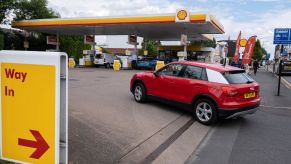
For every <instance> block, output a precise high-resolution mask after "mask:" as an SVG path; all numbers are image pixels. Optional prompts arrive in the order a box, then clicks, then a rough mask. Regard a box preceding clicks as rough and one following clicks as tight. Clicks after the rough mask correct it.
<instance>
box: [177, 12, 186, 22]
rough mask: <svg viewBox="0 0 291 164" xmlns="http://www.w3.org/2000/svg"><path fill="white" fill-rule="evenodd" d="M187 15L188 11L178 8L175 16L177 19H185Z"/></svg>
mask: <svg viewBox="0 0 291 164" xmlns="http://www.w3.org/2000/svg"><path fill="white" fill-rule="evenodd" d="M187 15H188V13H187V11H185V10H180V11H179V12H178V13H177V17H178V19H179V20H185V18H186V17H187Z"/></svg>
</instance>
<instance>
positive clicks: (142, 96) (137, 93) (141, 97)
mask: <svg viewBox="0 0 291 164" xmlns="http://www.w3.org/2000/svg"><path fill="white" fill-rule="evenodd" d="M133 95H134V99H135V101H136V102H138V103H143V102H145V101H146V89H145V86H144V85H143V84H142V83H137V84H136V85H135V86H134V89H133Z"/></svg>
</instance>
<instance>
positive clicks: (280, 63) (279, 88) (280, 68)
mask: <svg viewBox="0 0 291 164" xmlns="http://www.w3.org/2000/svg"><path fill="white" fill-rule="evenodd" d="M281 74H282V60H281V61H280V62H279V78H278V92H277V95H278V96H280V90H281Z"/></svg>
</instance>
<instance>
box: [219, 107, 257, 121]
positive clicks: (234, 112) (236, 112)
mask: <svg viewBox="0 0 291 164" xmlns="http://www.w3.org/2000/svg"><path fill="white" fill-rule="evenodd" d="M259 106H260V104H256V105H253V106H247V107H243V108H236V109H221V108H220V109H219V110H218V115H219V117H220V118H224V119H231V118H236V117H238V116H243V115H247V114H253V113H255V112H256V111H257V110H258V109H259Z"/></svg>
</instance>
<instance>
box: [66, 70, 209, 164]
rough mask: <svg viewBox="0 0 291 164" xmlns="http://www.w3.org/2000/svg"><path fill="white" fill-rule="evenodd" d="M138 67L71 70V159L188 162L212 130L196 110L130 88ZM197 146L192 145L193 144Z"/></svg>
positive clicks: (79, 163)
mask: <svg viewBox="0 0 291 164" xmlns="http://www.w3.org/2000/svg"><path fill="white" fill-rule="evenodd" d="M136 72H138V71H133V70H121V71H118V72H115V71H113V70H112V69H102V68H98V69H96V68H77V69H70V70H69V163H70V164H84V163H177V164H178V163H184V162H185V160H187V159H188V157H189V156H190V155H191V154H192V152H193V151H195V149H196V148H197V147H198V145H199V144H200V142H201V141H202V140H203V139H204V137H205V136H206V135H207V133H208V132H209V130H210V127H208V126H204V125H201V124H200V123H198V122H196V121H195V120H194V119H193V118H192V113H189V112H185V111H183V110H181V109H177V108H174V107H171V106H167V105H163V104H160V103H156V102H148V103H145V104H139V103H136V102H135V101H134V98H133V96H132V94H131V93H130V91H129V83H130V79H131V77H132V76H133V74H134V73H136ZM189 145H191V146H189Z"/></svg>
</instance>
